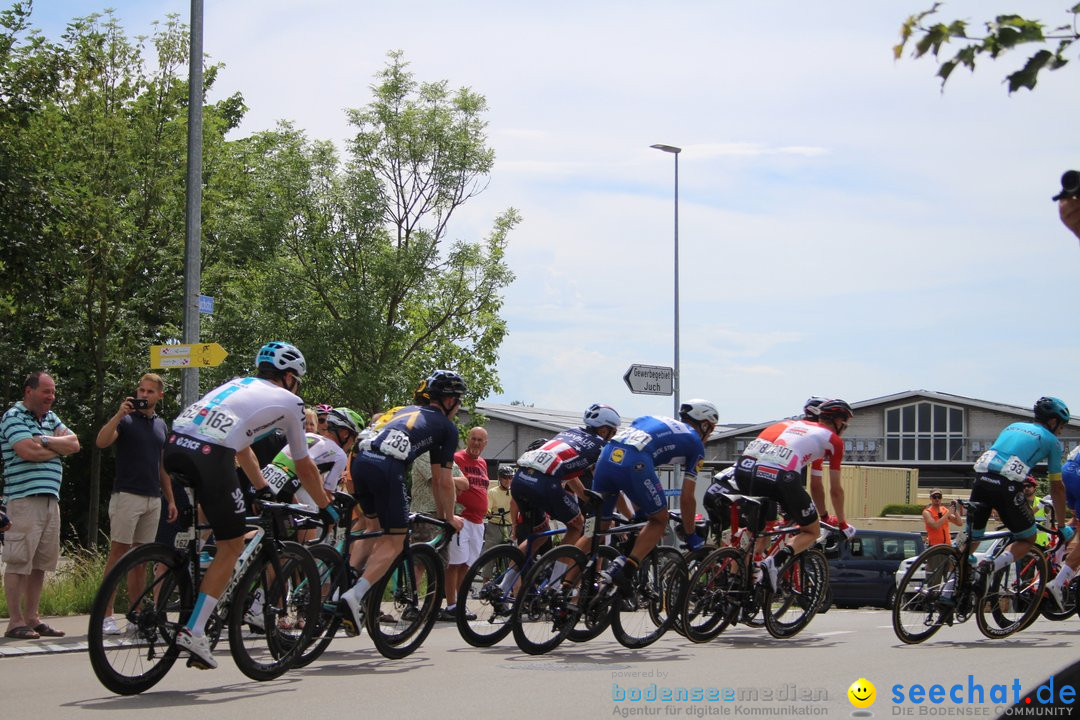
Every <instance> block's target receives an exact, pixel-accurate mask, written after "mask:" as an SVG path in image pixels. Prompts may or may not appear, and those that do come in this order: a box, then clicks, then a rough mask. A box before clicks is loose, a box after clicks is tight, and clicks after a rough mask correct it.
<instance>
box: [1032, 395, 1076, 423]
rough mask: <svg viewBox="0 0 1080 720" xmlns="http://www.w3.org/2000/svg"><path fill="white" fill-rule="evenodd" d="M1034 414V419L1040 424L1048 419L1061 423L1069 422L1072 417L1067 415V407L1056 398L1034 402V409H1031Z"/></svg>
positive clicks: (1042, 398) (1046, 398) (1040, 399)
mask: <svg viewBox="0 0 1080 720" xmlns="http://www.w3.org/2000/svg"><path fill="white" fill-rule="evenodd" d="M1032 411H1033V412H1034V413H1035V419H1036V420H1038V421H1040V422H1046V421H1047V420H1049V419H1050V418H1057V419H1058V420H1060V421H1061V422H1063V423H1067V422H1069V420H1070V419H1072V416H1071V415H1070V414H1069V408H1068V406H1067V405H1066V404H1065V403H1063V402H1062V401H1061V400H1058V399H1057V398H1056V397H1041V398H1039V399H1038V400H1036V401H1035V407H1034V408H1032Z"/></svg>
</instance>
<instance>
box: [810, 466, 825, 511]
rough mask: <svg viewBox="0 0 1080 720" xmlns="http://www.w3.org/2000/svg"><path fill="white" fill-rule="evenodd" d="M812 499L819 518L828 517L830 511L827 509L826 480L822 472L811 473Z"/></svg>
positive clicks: (812, 471)
mask: <svg viewBox="0 0 1080 720" xmlns="http://www.w3.org/2000/svg"><path fill="white" fill-rule="evenodd" d="M810 499H811V500H813V501H814V507H816V508H817V511H818V516H819V517H821V518H822V519H824V518H825V517H827V516H828V514H829V511H828V510H826V509H825V480H824V479H823V478H822V475H821V470H817V471H816V472H815V471H814V470H811V471H810Z"/></svg>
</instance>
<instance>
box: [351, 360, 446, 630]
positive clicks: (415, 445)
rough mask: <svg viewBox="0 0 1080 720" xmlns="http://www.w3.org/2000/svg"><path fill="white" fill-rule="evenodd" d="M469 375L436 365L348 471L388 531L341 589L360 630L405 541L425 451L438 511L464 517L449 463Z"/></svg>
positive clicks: (369, 511) (371, 515)
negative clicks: (373, 593)
mask: <svg viewBox="0 0 1080 720" xmlns="http://www.w3.org/2000/svg"><path fill="white" fill-rule="evenodd" d="M465 392H466V387H465V381H464V380H462V378H461V376H460V375H458V374H457V373H455V372H451V371H450V370H436V371H435V372H434V373H432V375H431V377H429V378H427V379H426V380H424V381H423V382H422V383H421V384H420V387H419V388H418V389H417V390H416V393H415V395H414V400H415V401H417V404H414V405H408V406H406V407H403V408H401V409H400V410H398V411H397V412H396V413H394V415H393V417H392V418H391V419H390V420H389V421H388V422H387V423H386V424H385V425H383V426H382V428H380V429H379V431H378V433H377V434H376V435H375V436H374V437H372V438H370V439H369V440H367V441H366V442H365V447H364V449H363V450H361V451H360V452H358V453H356V455H354V456H353V460H352V464H351V465H350V466H349V473H350V475H351V476H352V481H353V486H354V488H355V495H356V500H357V502H358V503H359V504H360V507H362V508H363V509H364V516H365V517H367V518H368V519H369V521H373V520H376V519H377V520H378V526H379V529H382V530H384V531H385V533H386V534H384V535H382V536H380V537H377V538H375V539H374V540H369V541H365V542H372V543H373V546H372V549H371V554H370V555H369V557H368V560H367V564H366V565H365V567H364V574H363V576H362V577H361V578H360V580H359V581H357V583H356V584H355V585H354V586H353V587H352V588H350V589H349V590H347V591H346V592H344V593H342V595H341V602H343V603H345V605H346V606H347V608H348V610H349V615H348V617H350V618H351V620H352V622H353V623H354V624H355V628H354V630H355V631H356V632H359V630H360V628H361V627H363V599H364V595H365V594H367V591H368V590H369V589H370V588H371V586H372V585H373V584H374V583H376V582H378V581H379V580H380V579H382V576H383V575H384V574H386V572H387V571H388V570H389V569H390V566H391V565H392V564H393V562H394V560H396V559H397V557H398V555H400V554H401V551H402V549H403V548H404V546H405V534H406V532H407V530H408V525H409V501H408V497H407V495H406V493H405V468H406V466H407V465H408V464H409V463H411V462H412V461H413V460H415V459H416V458H418V457H420V456H421V455H424V454H429V453H430V456H431V471H432V477H431V487H432V490H433V494H434V495H435V507H436V513H437V514H438V516H439V517H440V518H442V519H444V520H446V521H448V522H450V523H451V524H452V525H453V527H454V530H455V531H456V530H460V529H461V526H462V520H461V518H460V517H458V516H456V515H454V497H455V493H454V484H453V480H452V478H451V472H450V468H451V466H452V465H453V464H454V453H455V452H457V445H458V429H457V426H456V425H455V424H454V417H455V416H456V415H457V413H458V410H459V409H460V408H461V396H462V395H464V394H465Z"/></svg>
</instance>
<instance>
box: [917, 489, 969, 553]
mask: <svg viewBox="0 0 1080 720" xmlns="http://www.w3.org/2000/svg"><path fill="white" fill-rule="evenodd" d="M922 516H923V521H924V522H925V523H926V544H927V545H948V544H950V543H951V542H952V537H951V536H950V534H949V523H952V524H953V525H963V521H962V520H961V519H960V515H959V514H958V513H957V512H956V501H955V500H953V501H951V502H950V503H949V507H947V508H946V507H945V506H944V505H942V504H941V491H940V490H937V489H935V490H931V491H930V504H929V505H927V506H926V509H925V510H923V511H922Z"/></svg>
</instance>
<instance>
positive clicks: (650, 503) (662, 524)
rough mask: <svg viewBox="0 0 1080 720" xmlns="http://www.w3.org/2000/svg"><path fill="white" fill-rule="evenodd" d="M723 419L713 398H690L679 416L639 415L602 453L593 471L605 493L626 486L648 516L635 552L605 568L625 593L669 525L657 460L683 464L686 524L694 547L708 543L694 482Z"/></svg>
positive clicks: (609, 506)
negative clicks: (697, 522)
mask: <svg viewBox="0 0 1080 720" xmlns="http://www.w3.org/2000/svg"><path fill="white" fill-rule="evenodd" d="M719 421H720V413H719V412H718V411H717V409H716V406H715V405H713V404H712V403H711V402H709V401H708V400H687V401H686V402H684V403H682V404H680V405H679V419H678V420H675V419H673V418H668V417H654V416H651V415H646V416H644V417H639V418H637V419H636V420H634V422H633V423H631V424H630V427H629V428H625V429H623V430H621V431H619V432H618V433H616V434H615V437H613V438H612V439H611V442H609V443H608V444H607V445H606V446H605V447H604V450H603V452H602V453H601V454H600V459H599V460H598V461H597V462H596V469H595V470H594V472H593V489H594V490H596V491H597V492H602V493H611V492H613V491H615V490H620V491H622V492H623V493H625V494H626V495H627V496H628V497H629V498H630V501H631V502H632V503H633V504H634V507H635V508H636V509H637V514H638V515H639V516H645V517H647V518H648V524H647V525H646V526H645V527H644V528H642V530H641V532H640V533H638V536H637V539H636V540H635V541H634V547H633V548H632V549H631V551H630V555H629V556H625V555H620V556H619V557H618V558H616V559H615V561H614V562H612V563H611V564H610V565H609V566H608V567H607V569H605V570H604V575H605V577H606V578H607V579H608V581H609V582H614V583H615V584H616V585H617V586H618V587H619V589H620V591H621V592H622V593H623V594H626V593H627V592H628V591H629V586H630V583H631V581H632V578H633V576H634V575H635V574H636V572H637V569H638V566H639V565H640V564H641V561H642V560H644V559H645V557H646V556H647V555H648V554H649V553H650V552H652V550H653V548H654V547H656V544H657V543H658V542H660V539H661V538H662V537H663V536H664V531H665V530H667V524H668V511H667V498H666V497H665V495H664V487H663V485H661V484H660V478H659V477H658V476H657V474H656V466H658V465H667V464H671V465H681V466H682V468H683V472H684V475H683V486H682V493H681V495H680V501H679V503H680V504H679V509H680V511H681V512H682V521H683V530H684V531H685V533H686V537H687V543H688V544H689V545H690V547H691V548H692V549H694V548H698V547H701V545H702V544H704V542H705V541H704V540H703V539H702V538H701V537H700V536H698V535H697V534H696V533H695V527H694V518H695V516H696V512H697V500H696V498H695V497H694V486H695V484H696V480H697V474H698V473H699V472H700V471H701V469H702V468H703V467H705V439H706V438H708V437H709V435H710V434H712V431H713V430H715V429H716V424H717V423H718V422H719ZM617 497H618V495H617V494H613V495H612V496H611V497H609V498H608V499H607V500H606V501H605V502H604V507H603V508H602V509H601V515H600V516H601V517H604V518H606V517H610V516H611V512H612V510H614V508H615V502H616V499H617Z"/></svg>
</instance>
